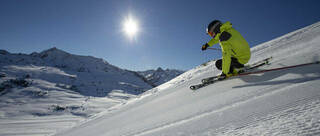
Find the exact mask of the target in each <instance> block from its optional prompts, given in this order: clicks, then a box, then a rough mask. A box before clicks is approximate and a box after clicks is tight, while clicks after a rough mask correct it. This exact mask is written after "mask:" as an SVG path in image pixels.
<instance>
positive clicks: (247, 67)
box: [201, 57, 272, 83]
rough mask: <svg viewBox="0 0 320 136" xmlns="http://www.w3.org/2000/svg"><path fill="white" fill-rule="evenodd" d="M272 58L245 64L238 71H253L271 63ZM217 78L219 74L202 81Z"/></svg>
mask: <svg viewBox="0 0 320 136" xmlns="http://www.w3.org/2000/svg"><path fill="white" fill-rule="evenodd" d="M271 59H272V57H269V58H266V59H263V60H260V61H258V62H255V63H253V64H249V65H245V66H244V68H243V69H241V70H240V71H238V73H245V72H248V71H251V70H253V69H256V68H258V67H261V66H263V65H266V64H268V65H269V64H270V60H271ZM215 78H218V76H213V77H208V78H204V79H202V80H201V83H206V82H208V81H210V80H213V79H215Z"/></svg>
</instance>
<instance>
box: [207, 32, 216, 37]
mask: <svg viewBox="0 0 320 136" xmlns="http://www.w3.org/2000/svg"><path fill="white" fill-rule="evenodd" d="M207 34H208V35H210V36H211V37H212V38H214V37H215V36H216V34H215V33H213V32H207Z"/></svg>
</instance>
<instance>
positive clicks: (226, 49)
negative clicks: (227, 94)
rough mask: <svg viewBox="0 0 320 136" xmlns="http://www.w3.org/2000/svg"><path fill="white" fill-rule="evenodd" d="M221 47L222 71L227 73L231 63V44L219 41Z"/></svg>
mask: <svg viewBox="0 0 320 136" xmlns="http://www.w3.org/2000/svg"><path fill="white" fill-rule="evenodd" d="M221 48H222V62H223V63H222V72H223V73H224V74H228V73H229V71H230V65H231V45H230V43H228V42H227V41H223V42H221Z"/></svg>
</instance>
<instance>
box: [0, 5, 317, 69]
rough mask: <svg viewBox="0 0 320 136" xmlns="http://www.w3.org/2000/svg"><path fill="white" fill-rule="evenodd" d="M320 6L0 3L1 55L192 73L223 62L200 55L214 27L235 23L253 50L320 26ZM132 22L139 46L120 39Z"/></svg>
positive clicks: (207, 53) (212, 54)
mask: <svg viewBox="0 0 320 136" xmlns="http://www.w3.org/2000/svg"><path fill="white" fill-rule="evenodd" d="M319 6H320V1H319V0H305V1H304V0H228V1H223V0H0V49H5V50H8V51H9V52H13V53H18V52H21V53H32V52H34V51H36V52H40V51H43V50H45V49H48V48H52V47H57V48H59V49H62V50H65V51H67V52H70V53H72V54H78V55H86V56H94V57H98V58H103V59H105V60H106V61H108V62H109V63H111V64H113V65H116V66H118V67H121V68H125V69H129V70H146V69H155V68H157V67H162V68H175V69H183V70H188V69H191V68H193V67H195V66H197V65H200V64H202V63H203V62H206V61H208V60H210V59H215V58H219V57H221V54H220V53H219V52H216V51H204V52H202V51H201V50H200V48H201V45H202V44H203V43H205V42H207V41H208V40H210V37H209V36H207V35H206V33H205V30H206V26H207V24H208V23H209V22H210V21H212V20H214V19H219V20H221V21H223V22H225V21H231V23H233V26H234V28H236V29H237V30H238V31H240V33H241V34H242V35H243V36H244V37H245V38H246V39H247V41H248V42H249V44H250V46H251V47H253V46H256V45H258V44H261V43H263V42H266V41H269V40H272V39H274V38H276V37H279V36H282V35H284V34H286V33H289V32H292V31H294V30H297V29H299V28H302V27H305V26H308V25H311V24H313V23H316V22H318V21H320V9H319ZM129 14H131V15H132V16H134V17H135V18H136V19H137V20H138V21H139V26H140V27H141V30H140V32H139V33H138V35H137V37H136V38H135V40H130V39H129V38H127V37H126V36H125V35H124V33H123V32H122V31H121V30H122V27H123V25H122V24H123V21H124V19H125V18H126V17H127V16H128V15H129ZM216 47H218V45H217V46H216Z"/></svg>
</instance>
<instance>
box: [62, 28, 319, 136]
mask: <svg viewBox="0 0 320 136" xmlns="http://www.w3.org/2000/svg"><path fill="white" fill-rule="evenodd" d="M251 51H252V59H251V60H250V62H249V63H254V62H257V61H259V60H262V59H264V58H267V57H270V56H272V57H273V59H272V60H271V61H270V63H271V64H270V65H265V66H263V67H260V68H259V69H257V70H262V69H272V68H279V67H284V66H291V65H297V64H302V63H308V62H314V61H319V60H320V58H319V54H320V22H318V23H316V24H313V25H311V26H308V27H305V28H303V29H300V30H297V31H294V32H292V33H289V34H287V35H284V36H282V37H279V38H277V39H274V40H272V41H269V42H266V43H263V44H261V45H258V46H255V47H254V48H252V49H251ZM319 69H320V65H319V64H314V65H309V66H304V67H296V68H290V69H285V70H279V71H273V72H266V73H260V74H252V75H247V76H242V77H234V78H230V79H228V80H225V81H221V82H217V83H215V84H212V85H209V86H207V87H205V88H202V89H200V90H198V91H196V92H193V91H191V90H190V89H189V86H190V85H193V84H197V83H200V82H201V79H203V78H205V77H209V76H214V75H217V74H219V73H220V71H219V70H217V69H215V66H214V61H212V62H208V63H207V65H201V66H198V67H196V68H194V69H192V70H189V71H187V72H185V73H183V74H182V75H180V76H178V77H176V78H175V79H173V80H171V81H169V82H167V83H165V84H162V85H160V86H158V87H156V88H154V89H152V90H150V91H147V92H145V93H144V94H143V95H140V97H137V98H134V99H130V100H129V101H128V102H127V103H126V104H124V105H118V106H115V107H113V108H111V109H109V110H108V111H105V112H103V113H101V114H99V115H96V116H95V117H93V118H91V119H89V120H88V121H85V122H82V123H79V124H78V125H76V126H75V127H73V128H71V129H67V130H65V131H61V132H59V133H57V134H56V136H91V135H95V136H215V135H227V136H229V135H232V136H233V135H268V136H269V135H274V136H278V135H286V136H287V135H288V136H292V135H319V134H320V114H319V113H320V89H319V88H320V85H319V83H320V71H319Z"/></svg>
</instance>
